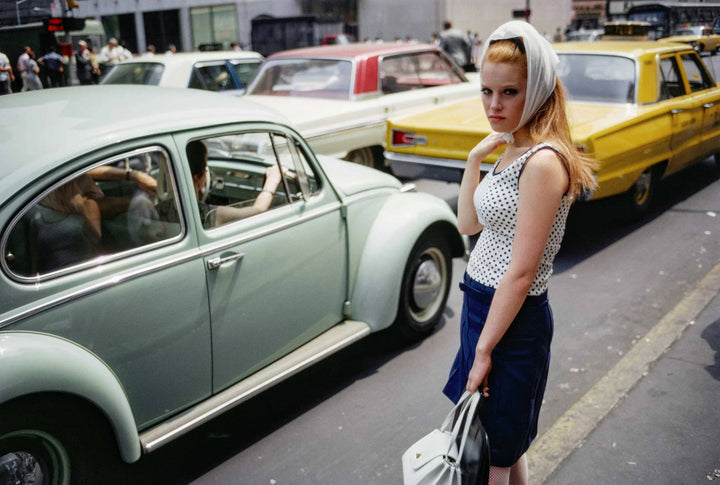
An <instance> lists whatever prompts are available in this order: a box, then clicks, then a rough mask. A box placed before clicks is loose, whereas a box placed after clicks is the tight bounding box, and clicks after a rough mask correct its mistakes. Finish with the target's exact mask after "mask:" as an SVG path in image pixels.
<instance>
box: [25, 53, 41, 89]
mask: <svg viewBox="0 0 720 485" xmlns="http://www.w3.org/2000/svg"><path fill="white" fill-rule="evenodd" d="M25 69H26V70H27V90H28V91H37V90H38V89H42V88H43V83H42V81H41V80H40V66H38V63H37V61H36V60H35V53H34V52H33V51H32V49H31V50H30V52H29V53H28V60H27V61H25Z"/></svg>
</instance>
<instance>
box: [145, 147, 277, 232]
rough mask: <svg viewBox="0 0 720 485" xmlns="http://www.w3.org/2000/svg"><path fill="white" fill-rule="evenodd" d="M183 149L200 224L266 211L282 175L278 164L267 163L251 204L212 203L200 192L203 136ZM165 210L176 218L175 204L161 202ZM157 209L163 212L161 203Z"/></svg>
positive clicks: (204, 155) (204, 171) (171, 218)
mask: <svg viewBox="0 0 720 485" xmlns="http://www.w3.org/2000/svg"><path fill="white" fill-rule="evenodd" d="M185 152H186V154H187V158H188V163H189V165H190V173H191V174H192V178H193V188H194V189H195V197H196V198H197V203H198V208H199V209H200V217H201V218H202V221H203V227H206V228H207V227H217V226H222V225H223V224H227V223H228V222H232V221H236V220H239V219H243V218H245V217H249V216H252V215H255V214H259V213H261V212H265V211H266V210H268V209H269V208H270V205H271V204H272V201H273V197H274V196H275V191H276V190H277V188H278V186H279V185H280V182H281V181H282V176H281V174H280V169H279V168H278V166H277V164H273V165H270V166H269V167H268V168H267V170H266V171H265V182H264V183H263V187H262V190H261V191H260V193H259V194H258V195H257V197H255V200H254V202H253V204H252V205H251V206H248V207H233V206H229V205H212V204H207V203H206V202H203V201H202V199H201V196H200V192H201V190H202V188H203V187H204V186H205V184H206V181H207V180H206V179H207V176H208V174H207V158H208V152H207V147H206V146H205V143H204V142H203V141H202V140H193V141H191V142H189V143H188V145H187V147H186V149H185ZM164 208H166V209H167V211H168V214H166V217H167V219H166V220H168V221H171V222H178V214H177V212H176V210H175V205H174V204H167V205H164ZM158 211H159V212H162V207H158Z"/></svg>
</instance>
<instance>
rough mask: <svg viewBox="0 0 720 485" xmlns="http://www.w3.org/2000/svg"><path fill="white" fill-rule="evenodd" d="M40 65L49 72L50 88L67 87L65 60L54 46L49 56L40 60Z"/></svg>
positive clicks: (46, 55)
mask: <svg viewBox="0 0 720 485" xmlns="http://www.w3.org/2000/svg"><path fill="white" fill-rule="evenodd" d="M38 63H39V64H40V65H41V66H44V67H45V69H46V70H47V77H48V87H50V88H59V87H61V86H65V78H64V74H63V73H64V72H65V60H64V59H63V58H62V56H61V55H60V54H58V53H57V48H56V47H55V46H54V45H51V46H50V50H49V51H48V53H47V54H45V55H44V56H42V57H41V58H40V59H38Z"/></svg>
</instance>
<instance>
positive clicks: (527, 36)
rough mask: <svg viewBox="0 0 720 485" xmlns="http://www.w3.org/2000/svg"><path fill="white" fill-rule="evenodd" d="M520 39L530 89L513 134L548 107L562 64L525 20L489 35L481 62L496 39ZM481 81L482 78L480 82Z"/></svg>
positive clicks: (510, 136) (509, 137) (544, 40)
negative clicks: (558, 67)
mask: <svg viewBox="0 0 720 485" xmlns="http://www.w3.org/2000/svg"><path fill="white" fill-rule="evenodd" d="M515 37H519V38H520V39H522V43H523V46H524V47H525V56H526V58H527V89H526V93H525V106H523V112H522V115H521V116H520V123H519V124H518V125H517V126H516V127H515V129H514V130H513V132H515V131H517V130H518V129H519V128H521V127H522V126H523V125H525V123H527V122H528V121H529V120H530V118H532V116H533V115H534V114H535V112H536V111H537V110H538V109H540V107H541V106H542V105H543V104H545V101H547V100H548V98H549V97H550V95H551V94H552V92H553V90H554V89H555V80H556V78H557V74H556V72H555V71H556V68H557V65H558V62H559V59H558V56H557V54H555V51H554V50H553V48H552V45H550V42H548V41H547V39H545V38H544V37H543V36H542V35H540V34H539V33H538V31H537V30H535V27H533V26H532V25H530V24H529V23H527V22H525V21H522V20H512V21H510V22H507V23H504V24H502V25H501V26H500V27H498V28H497V29H495V32H493V33H492V34H490V37H488V39H487V41H486V42H485V45H484V46H483V52H482V56H481V57H480V59H482V62H484V61H485V55H487V50H488V46H489V45H490V44H491V43H492V42H493V41H496V40H503V39H512V38H515ZM482 62H481V63H480V66H481V68H480V71H481V72H482ZM481 81H482V79H481ZM505 139H506V140H508V142H509V143H512V140H513V137H512V133H508V134H507V136H506V138H505Z"/></svg>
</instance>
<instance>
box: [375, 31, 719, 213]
mask: <svg viewBox="0 0 720 485" xmlns="http://www.w3.org/2000/svg"><path fill="white" fill-rule="evenodd" d="M554 47H555V49H556V51H557V53H558V56H559V57H560V64H559V66H558V76H559V77H560V79H561V80H562V82H563V84H564V85H565V88H566V89H567V92H568V95H569V103H568V111H569V112H568V115H569V120H570V123H571V131H572V133H573V139H574V141H575V143H576V145H577V146H578V147H579V148H580V149H582V150H585V152H586V153H587V154H588V155H589V156H591V157H593V158H595V159H596V160H598V162H599V167H598V170H597V178H598V188H597V190H596V192H595V193H594V194H593V195H592V197H593V198H595V199H599V198H603V197H608V196H614V195H623V197H625V198H626V199H627V202H628V207H629V211H631V212H632V213H636V214H641V213H643V212H644V211H645V210H647V208H648V207H649V204H650V202H651V200H652V195H653V193H654V190H655V186H656V183H657V182H658V181H659V180H660V179H661V178H662V177H664V176H666V175H669V174H672V173H675V172H677V171H679V170H681V169H683V168H685V167H687V166H688V165H690V164H691V163H692V162H695V161H698V160H702V159H704V158H705V157H707V156H708V155H713V154H717V153H718V152H719V151H720V88H718V86H717V84H716V83H715V81H714V80H713V78H712V76H711V75H710V73H709V72H708V70H707V68H706V66H705V64H704V63H703V62H702V60H701V59H700V57H699V56H698V54H697V53H696V52H694V51H693V50H692V48H691V47H689V46H686V45H680V44H673V43H661V42H641V41H637V42H622V41H598V42H592V43H574V42H565V43H558V44H554ZM489 131H490V126H489V124H488V122H487V119H486V118H485V116H484V111H483V107H482V102H481V100H480V99H475V100H473V101H471V102H465V103H458V104H454V105H450V106H447V107H443V108H437V109H433V110H430V111H426V112H424V113H421V114H416V115H411V116H408V117H404V118H393V119H391V120H389V121H388V131H387V137H388V138H387V147H388V148H387V151H386V152H385V156H386V158H387V159H388V160H389V161H390V164H391V167H392V170H393V172H394V173H395V174H396V175H398V176H402V177H408V178H417V177H426V178H437V179H441V180H450V181H459V180H460V178H461V175H462V170H463V169H464V167H465V160H466V158H467V155H468V153H469V152H470V150H471V149H472V148H473V147H474V146H475V144H476V143H477V142H478V141H479V140H480V139H482V138H483V137H484V136H486V135H487V133H489ZM498 153H499V151H498V152H496V153H495V154H494V155H492V156H491V157H489V159H488V160H486V161H485V163H483V165H482V170H483V171H485V172H487V171H489V170H490V169H491V168H492V164H493V163H494V161H495V160H496V158H497V156H498Z"/></svg>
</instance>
